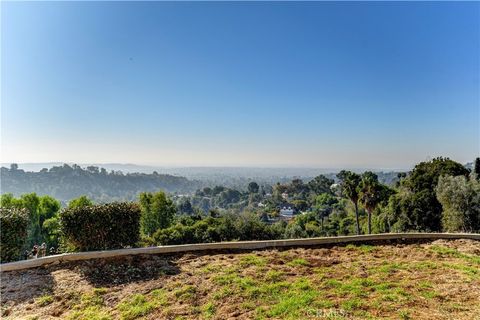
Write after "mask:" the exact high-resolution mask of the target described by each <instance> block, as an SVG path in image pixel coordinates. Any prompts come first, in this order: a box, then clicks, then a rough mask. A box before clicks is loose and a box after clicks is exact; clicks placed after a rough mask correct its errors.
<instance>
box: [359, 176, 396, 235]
mask: <svg viewBox="0 0 480 320" xmlns="http://www.w3.org/2000/svg"><path fill="white" fill-rule="evenodd" d="M388 190H389V189H388V188H387V187H386V186H384V185H382V184H381V183H380V182H378V176H377V175H376V174H375V173H373V172H371V171H367V172H365V173H364V174H363V175H362V180H361V181H360V185H359V200H360V202H361V203H362V204H363V206H364V207H365V210H366V211H367V214H368V234H371V233H372V212H373V210H375V208H376V207H377V206H378V205H379V204H380V202H382V201H383V200H384V199H385V197H387V196H388Z"/></svg>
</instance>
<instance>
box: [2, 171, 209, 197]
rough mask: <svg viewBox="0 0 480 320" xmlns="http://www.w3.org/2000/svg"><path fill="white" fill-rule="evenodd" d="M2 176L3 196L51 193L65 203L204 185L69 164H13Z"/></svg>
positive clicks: (172, 176) (155, 175)
mask: <svg viewBox="0 0 480 320" xmlns="http://www.w3.org/2000/svg"><path fill="white" fill-rule="evenodd" d="M0 174H1V182H0V188H1V192H2V193H13V194H14V195H15V196H19V195H21V194H24V193H30V192H36V193H37V194H39V195H45V194H48V195H50V196H52V197H55V198H57V199H59V200H60V201H62V202H64V203H65V202H67V201H69V200H71V199H73V198H77V197H79V196H81V195H87V196H88V197H90V198H92V199H94V200H95V201H98V202H107V201H114V200H133V199H135V198H136V197H137V195H138V193H140V192H142V191H158V190H164V191H167V192H171V193H174V192H176V193H187V192H192V191H194V190H196V189H197V188H199V187H200V186H201V184H200V182H198V181H193V180H189V179H187V178H185V177H179V176H174V175H169V174H158V173H156V172H154V173H150V174H146V173H127V174H124V173H123V172H121V171H110V172H108V171H107V170H106V169H105V168H99V167H96V166H88V167H86V168H82V167H80V166H78V165H67V164H64V165H62V166H53V167H51V168H50V169H47V168H44V169H42V170H40V171H39V172H31V171H24V170H22V169H18V167H16V166H15V165H13V166H12V167H11V168H6V167H2V168H1V172H0Z"/></svg>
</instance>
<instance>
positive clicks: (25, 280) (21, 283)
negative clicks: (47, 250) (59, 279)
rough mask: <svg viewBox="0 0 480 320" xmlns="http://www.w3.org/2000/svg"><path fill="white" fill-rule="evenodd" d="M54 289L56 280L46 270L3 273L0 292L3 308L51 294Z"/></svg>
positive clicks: (37, 269)
mask: <svg viewBox="0 0 480 320" xmlns="http://www.w3.org/2000/svg"><path fill="white" fill-rule="evenodd" d="M54 287H55V279H54V278H53V276H52V274H51V273H50V271H49V270H48V269H45V268H35V269H28V270H22V271H12V272H2V274H1V290H0V292H1V297H2V298H1V300H2V307H3V306H5V305H8V304H12V303H13V304H19V303H22V302H25V301H29V300H32V299H36V298H38V297H41V296H44V295H48V294H51V293H52V292H53V290H54Z"/></svg>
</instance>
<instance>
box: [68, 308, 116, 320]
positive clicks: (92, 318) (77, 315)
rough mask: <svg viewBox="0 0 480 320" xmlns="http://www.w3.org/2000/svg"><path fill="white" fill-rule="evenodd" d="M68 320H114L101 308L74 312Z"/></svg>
mask: <svg viewBox="0 0 480 320" xmlns="http://www.w3.org/2000/svg"><path fill="white" fill-rule="evenodd" d="M67 319H71V320H111V319H113V318H112V316H110V315H109V314H108V313H107V312H106V311H105V310H103V309H102V308H101V307H100V306H88V307H85V308H82V309H80V310H74V311H73V312H72V313H71V314H70V316H69V317H67Z"/></svg>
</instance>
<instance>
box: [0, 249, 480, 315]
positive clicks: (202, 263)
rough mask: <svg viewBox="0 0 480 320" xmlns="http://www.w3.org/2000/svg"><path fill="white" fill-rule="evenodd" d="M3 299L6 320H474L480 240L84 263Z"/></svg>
mask: <svg viewBox="0 0 480 320" xmlns="http://www.w3.org/2000/svg"><path fill="white" fill-rule="evenodd" d="M1 293H2V313H3V316H4V317H5V318H6V319H52V318H58V317H61V318H67V319H136V318H142V317H143V318H147V319H199V318H203V319H234V318H239V319H263V318H272V319H375V318H391V319H480V242H476V241H473V240H453V241H446V240H437V241H434V242H431V243H421V244H390V245H375V246H371V245H348V246H343V247H342V246H336V247H330V248H295V249H286V250H282V251H279V250H263V251H253V252H241V253H229V252H209V253H194V254H192V253H186V254H178V255H150V256H131V257H126V258H122V259H108V260H105V259H104V260H90V261H84V262H77V263H69V264H65V265H61V266H51V267H49V268H37V269H32V270H25V271H22V272H6V273H4V274H2V283H1Z"/></svg>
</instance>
